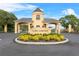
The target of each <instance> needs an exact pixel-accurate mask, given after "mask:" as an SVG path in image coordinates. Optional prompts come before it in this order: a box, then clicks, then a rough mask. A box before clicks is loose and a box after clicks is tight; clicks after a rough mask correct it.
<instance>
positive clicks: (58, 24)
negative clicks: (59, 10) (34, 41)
mask: <svg viewBox="0 0 79 59" xmlns="http://www.w3.org/2000/svg"><path fill="white" fill-rule="evenodd" d="M60 26H61V24H60V23H58V30H57V31H58V34H60V30H61V28H60Z"/></svg>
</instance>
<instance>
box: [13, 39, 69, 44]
mask: <svg viewBox="0 0 79 59" xmlns="http://www.w3.org/2000/svg"><path fill="white" fill-rule="evenodd" d="M14 41H15V42H16V43H20V44H64V43H67V42H69V39H67V38H66V39H65V40H64V41H61V42H23V41H20V40H17V38H15V40H14Z"/></svg>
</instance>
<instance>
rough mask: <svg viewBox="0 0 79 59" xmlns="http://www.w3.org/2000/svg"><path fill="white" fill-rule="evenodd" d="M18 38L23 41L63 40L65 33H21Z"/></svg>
mask: <svg viewBox="0 0 79 59" xmlns="http://www.w3.org/2000/svg"><path fill="white" fill-rule="evenodd" d="M18 39H19V40H21V41H63V40H64V35H62V34H43V35H41V34H35V35H31V34H20V35H19V36H18Z"/></svg>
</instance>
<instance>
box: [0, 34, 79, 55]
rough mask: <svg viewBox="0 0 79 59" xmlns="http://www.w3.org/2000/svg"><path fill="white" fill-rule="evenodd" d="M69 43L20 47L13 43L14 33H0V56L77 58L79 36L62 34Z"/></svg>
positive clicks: (20, 45) (78, 53)
mask: <svg viewBox="0 0 79 59" xmlns="http://www.w3.org/2000/svg"><path fill="white" fill-rule="evenodd" d="M64 35H65V37H66V38H68V39H69V40H70V42H69V43H66V44H60V45H22V44H17V43H15V42H13V39H15V38H16V37H17V35H16V34H14V33H0V56H79V34H68V33H64Z"/></svg>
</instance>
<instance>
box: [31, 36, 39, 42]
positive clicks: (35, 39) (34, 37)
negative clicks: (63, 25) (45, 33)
mask: <svg viewBox="0 0 79 59" xmlns="http://www.w3.org/2000/svg"><path fill="white" fill-rule="evenodd" d="M31 39H32V40H33V41H39V37H38V36H37V35H34V36H32V37H31Z"/></svg>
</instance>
